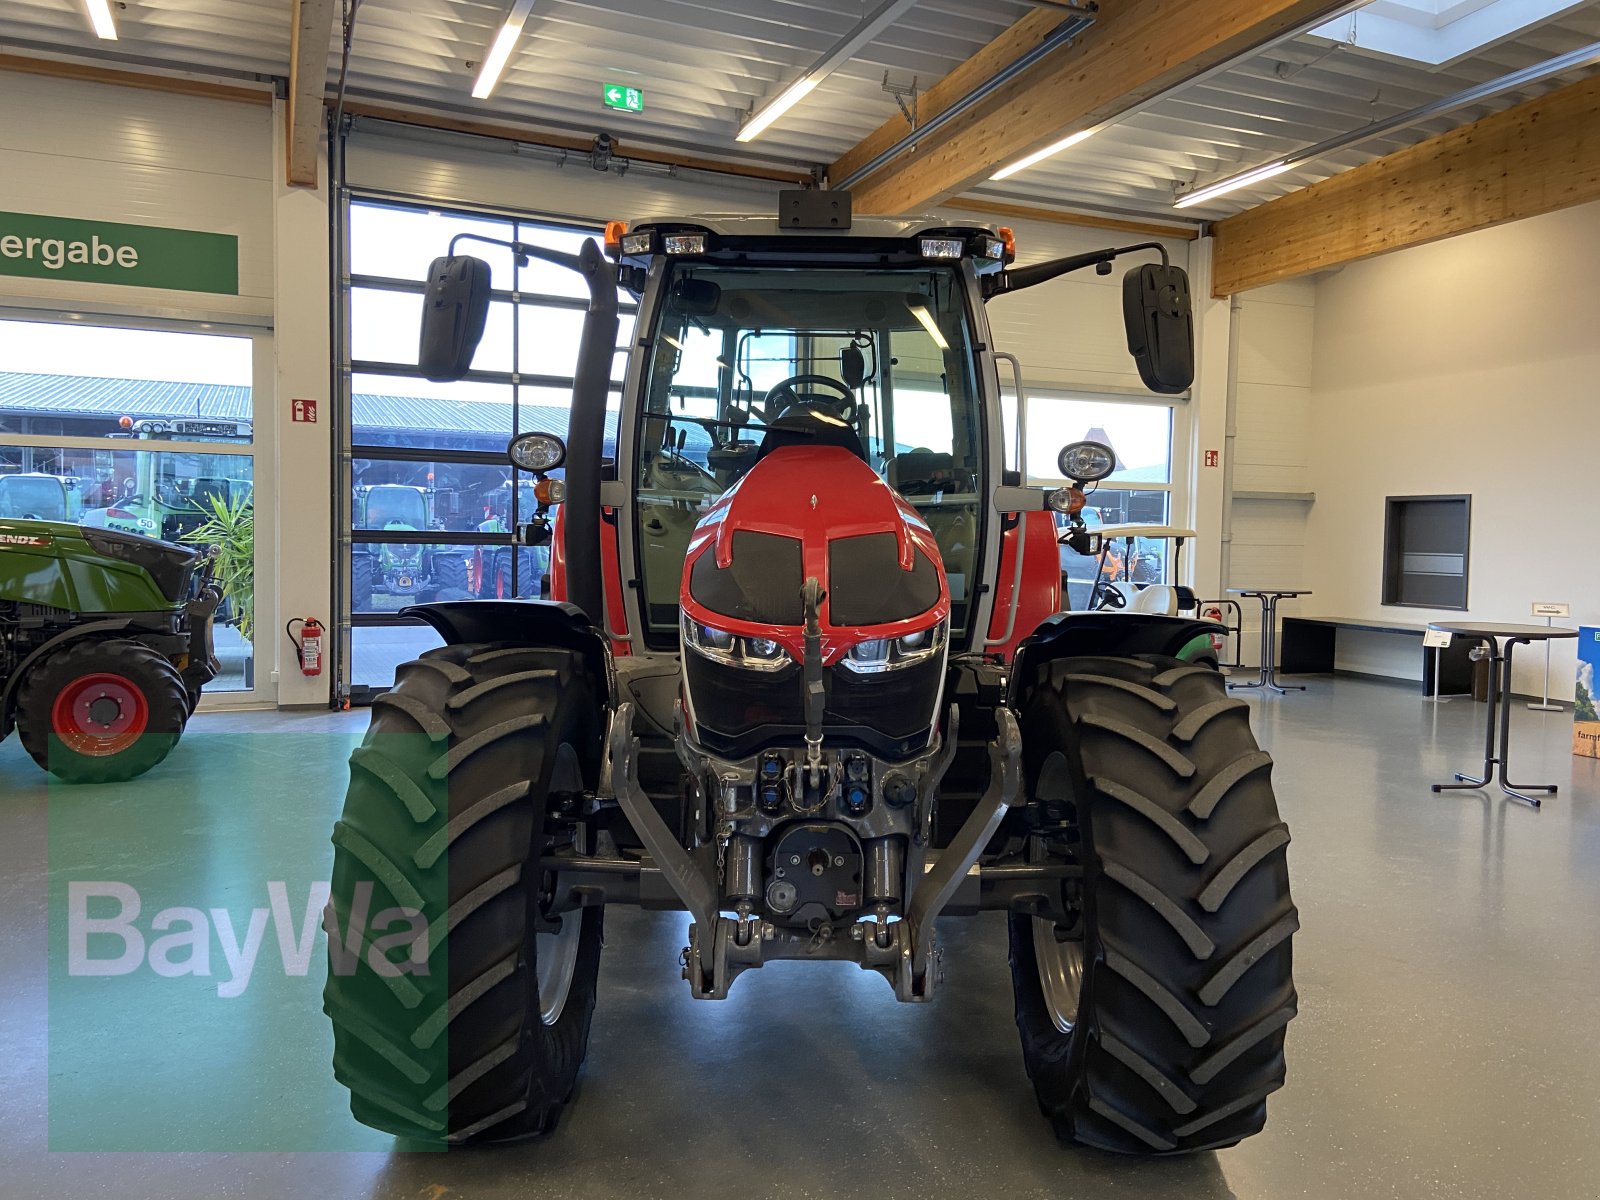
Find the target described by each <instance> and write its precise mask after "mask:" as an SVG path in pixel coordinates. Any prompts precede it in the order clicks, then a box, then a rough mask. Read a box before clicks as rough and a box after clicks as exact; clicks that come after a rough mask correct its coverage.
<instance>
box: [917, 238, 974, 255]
mask: <svg viewBox="0 0 1600 1200" xmlns="http://www.w3.org/2000/svg"><path fill="white" fill-rule="evenodd" d="M966 249H967V244H966V243H965V242H964V241H962V240H961V239H960V238H954V237H925V238H923V239H922V257H923V258H960V257H961V256H962V254H964V253H965V252H966Z"/></svg>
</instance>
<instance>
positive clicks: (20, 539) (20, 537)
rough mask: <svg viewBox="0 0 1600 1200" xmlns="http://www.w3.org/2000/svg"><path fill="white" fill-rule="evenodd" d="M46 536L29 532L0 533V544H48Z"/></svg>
mask: <svg viewBox="0 0 1600 1200" xmlns="http://www.w3.org/2000/svg"><path fill="white" fill-rule="evenodd" d="M48 545H50V538H49V537H48V536H37V535H35V534H31V533H0V546H48Z"/></svg>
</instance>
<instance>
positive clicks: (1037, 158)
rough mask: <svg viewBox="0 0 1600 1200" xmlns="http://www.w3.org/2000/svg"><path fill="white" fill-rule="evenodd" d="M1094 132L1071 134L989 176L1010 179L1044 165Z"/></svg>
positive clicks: (1084, 130)
mask: <svg viewBox="0 0 1600 1200" xmlns="http://www.w3.org/2000/svg"><path fill="white" fill-rule="evenodd" d="M1093 132H1094V130H1092V129H1080V130H1079V131H1078V132H1077V133H1074V134H1070V135H1069V136H1067V137H1064V138H1062V139H1061V140H1060V141H1059V142H1052V143H1051V144H1050V145H1048V146H1046V147H1045V148H1044V149H1043V150H1035V151H1034V152H1033V153H1032V154H1030V155H1028V156H1027V157H1026V158H1019V159H1017V161H1016V162H1014V163H1012V164H1011V165H1010V166H1009V167H1001V168H1000V169H999V170H998V171H996V172H995V173H994V174H993V175H991V176H989V178H990V179H991V180H994V179H1009V178H1011V176H1013V175H1015V174H1016V173H1017V172H1018V171H1026V170H1027V169H1028V168H1029V167H1031V166H1033V165H1034V164H1035V163H1042V162H1043V161H1044V160H1045V159H1047V158H1051V157H1054V156H1055V155H1057V154H1060V153H1061V152H1062V151H1063V150H1065V149H1066V148H1067V147H1068V146H1076V145H1077V144H1078V143H1079V142H1081V141H1083V139H1084V138H1086V137H1088V136H1089V135H1090V134H1092V133H1093Z"/></svg>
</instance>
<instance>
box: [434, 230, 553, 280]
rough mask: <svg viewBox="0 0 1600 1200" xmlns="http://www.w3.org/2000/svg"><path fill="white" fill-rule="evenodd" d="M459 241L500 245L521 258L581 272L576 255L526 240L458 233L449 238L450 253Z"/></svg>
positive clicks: (453, 251) (453, 252)
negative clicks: (506, 239)
mask: <svg viewBox="0 0 1600 1200" xmlns="http://www.w3.org/2000/svg"><path fill="white" fill-rule="evenodd" d="M459 242H483V243H484V244H485V245H489V246H501V247H504V248H505V249H507V250H509V251H511V253H513V254H515V255H518V256H520V257H522V258H537V259H540V260H542V261H544V262H547V263H554V264H555V265H556V266H558V267H565V268H566V269H567V270H569V271H576V272H578V273H579V274H580V275H581V274H582V273H583V266H582V264H581V263H580V261H579V258H578V255H576V254H569V253H567V252H566V251H565V250H551V249H548V248H547V247H544V246H534V245H530V244H529V243H527V242H508V241H505V240H504V239H503V238H492V237H485V236H484V235H483V234H481V233H458V234H456V235H455V237H453V238H451V239H450V254H451V256H452V257H454V255H455V252H456V245H457V243H459Z"/></svg>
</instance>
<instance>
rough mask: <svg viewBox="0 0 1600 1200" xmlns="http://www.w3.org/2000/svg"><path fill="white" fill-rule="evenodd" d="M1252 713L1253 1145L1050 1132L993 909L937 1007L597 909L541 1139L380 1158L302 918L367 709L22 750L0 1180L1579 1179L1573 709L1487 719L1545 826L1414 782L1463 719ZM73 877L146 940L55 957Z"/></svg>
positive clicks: (1479, 1192) (378, 1185)
mask: <svg viewBox="0 0 1600 1200" xmlns="http://www.w3.org/2000/svg"><path fill="white" fill-rule="evenodd" d="M1250 703H1251V705H1252V707H1254V708H1255V709H1256V710H1257V727H1258V732H1259V734H1260V736H1261V738H1262V740H1263V742H1264V743H1265V744H1266V745H1267V747H1268V748H1269V749H1271V750H1272V751H1273V753H1274V755H1275V756H1276V757H1277V759H1278V763H1279V765H1278V768H1277V771H1276V779H1277V782H1278V789H1279V794H1280V798H1281V802H1282V807H1283V810H1284V815H1285V817H1286V819H1287V820H1288V822H1289V824H1290V828H1291V830H1292V832H1293V835H1294V839H1295V840H1294V844H1293V846H1292V847H1291V850H1290V862H1291V869H1292V872H1293V880H1294V887H1295V895H1296V900H1297V902H1298V904H1299V907H1300V911H1301V917H1302V921H1303V930H1302V933H1301V935H1300V937H1299V938H1298V939H1297V941H1296V947H1297V949H1296V954H1297V970H1296V975H1297V983H1298V987H1299V991H1300V996H1301V1004H1300V1011H1301V1016H1300V1017H1299V1019H1298V1020H1297V1021H1296V1022H1295V1023H1294V1025H1293V1026H1291V1028H1290V1033H1289V1082H1288V1086H1287V1087H1286V1088H1285V1089H1284V1090H1283V1091H1282V1092H1280V1093H1279V1094H1278V1095H1277V1096H1276V1097H1275V1098H1274V1102H1273V1106H1272V1111H1271V1118H1270V1121H1269V1125H1268V1128H1267V1131H1266V1132H1265V1133H1264V1134H1262V1135H1261V1136H1259V1137H1257V1138H1255V1139H1252V1140H1251V1141H1249V1142H1247V1143H1245V1144H1243V1145H1241V1146H1239V1147H1237V1148H1234V1149H1231V1150H1226V1151H1222V1152H1220V1153H1217V1154H1207V1155H1201V1156H1198V1157H1195V1158H1192V1159H1185V1160H1174V1161H1163V1162H1132V1161H1127V1160H1122V1159H1117V1158H1114V1157H1111V1156H1107V1155H1102V1154H1097V1153H1090V1152H1085V1151H1080V1150H1072V1149H1065V1148H1062V1147H1060V1146H1058V1145H1057V1144H1056V1143H1055V1141H1054V1139H1053V1137H1052V1136H1051V1134H1050V1131H1049V1128H1048V1126H1047V1125H1046V1124H1045V1123H1044V1121H1043V1120H1042V1119H1041V1118H1040V1117H1039V1115H1038V1112H1037V1110H1036V1108H1035V1105H1034V1103H1033V1099H1032V1095H1031V1093H1030V1091H1029V1088H1028V1084H1027V1081H1026V1079H1025V1078H1024V1076H1023V1073H1022V1064H1021V1056H1020V1053H1019V1051H1018V1048H1017V1043H1016V1033H1015V1030H1014V1028H1013V1026H1012V1014H1011V995H1010V984H1009V978H1008V974H1007V970H1006V964H1005V939H1004V928H1003V923H1002V921H1001V920H1000V919H999V918H998V917H996V916H993V915H990V916H985V917H983V918H979V919H976V920H972V921H967V922H962V921H959V920H952V921H946V922H945V923H944V924H943V926H942V931H943V935H944V937H945V938H946V940H947V944H948V951H947V956H946V962H947V966H948V972H949V979H948V982H947V984H946V985H945V987H944V990H943V992H942V993H941V994H940V995H939V996H938V997H937V998H936V999H935V1001H934V1002H933V1003H932V1004H929V1005H919V1006H902V1005H897V1004H895V1003H894V1001H893V1000H892V999H891V997H890V995H889V991H888V988H887V987H886V986H885V985H884V984H883V982H882V980H881V979H878V978H877V977H875V976H868V975H865V974H863V973H861V972H859V971H856V970H855V969H853V968H850V967H845V966H842V965H830V966H827V967H815V966H807V965H804V964H778V965H774V966H771V967H767V968H765V969H764V970H762V971H758V972H752V973H750V974H748V975H746V976H744V977H742V978H741V979H740V980H739V982H738V984H737V985H736V986H735V988H734V991H733V996H732V997H731V998H730V999H729V1000H727V1001H724V1002H721V1003H696V1002H694V1001H692V1000H691V999H690V998H689V995H688V992H687V988H686V986H685V985H684V984H683V982H682V981H681V979H680V978H679V976H678V963H677V953H678V948H679V947H680V946H681V945H682V944H683V930H684V925H685V919H684V918H683V917H681V916H679V915H676V914H661V913H639V912H629V911H615V912H612V913H610V914H608V919H607V946H606V952H605V959H604V962H603V966H602V968H601V993H600V1006H599V1009H598V1011H597V1013H596V1018H595V1026H594V1033H593V1038H592V1041H591V1047H590V1057H589V1062H588V1066H587V1068H586V1071H585V1075H584V1081H583V1084H582V1089H581V1095H580V1097H579V1099H578V1102H577V1104H576V1105H575V1106H574V1107H573V1108H572V1109H571V1111H570V1112H569V1113H568V1115H567V1116H566V1117H565V1118H564V1120H563V1122H562V1124H561V1126H560V1127H559V1128H558V1130H557V1131H556V1132H555V1133H554V1134H553V1135H552V1136H551V1137H550V1138H548V1139H546V1140H545V1141H543V1142H539V1143H532V1144H527V1145H521V1146H515V1147H507V1148H502V1149H491V1150H488V1151H480V1152H469V1153H452V1154H448V1155H439V1154H432V1153H421V1152H408V1151H406V1150H405V1149H404V1148H401V1147H397V1146H396V1145H395V1144H394V1142H393V1141H392V1139H389V1138H386V1137H384V1136H382V1135H379V1134H376V1133H373V1132H371V1131H368V1130H365V1129H363V1128H362V1127H360V1126H358V1125H355V1124H354V1123H353V1122H352V1121H351V1120H350V1119H349V1117H348V1112H347V1108H346V1103H345V1096H344V1093H343V1091H342V1089H340V1088H339V1087H338V1086H337V1085H336V1084H335V1083H334V1082H333V1080H332V1077H331V1073H330V1069H329V1056H330V1051H331V1037H330V1036H329V1033H328V1029H327V1022H326V1020H325V1018H324V1017H323V1016H322V1014H321V1012H320V1002H321V998H320V992H321V986H322V977H323V973H324V970H325V967H324V961H325V958H324V955H325V949H324V939H323V936H322V934H321V932H320V930H319V929H316V928H315V926H314V921H315V916H313V918H312V921H313V925H312V926H311V927H310V928H312V930H313V932H312V933H310V934H309V935H308V934H307V926H306V924H305V922H306V910H307V904H308V896H309V897H312V898H314V897H315V896H316V895H317V893H316V890H315V889H316V886H317V885H319V884H321V883H323V882H324V881H326V879H327V872H328V867H329V863H330V861H331V847H330V845H329V842H328V833H329V830H330V828H331V826H332V823H333V820H334V818H335V817H336V815H337V812H338V807H339V804H340V799H341V795H342V791H343V784H344V771H345V767H344V758H345V756H346V754H347V753H348V750H349V748H350V746H351V745H352V744H353V742H354V741H355V740H356V739H358V738H359V737H360V735H361V732H362V731H363V730H364V728H365V724H366V718H365V716H364V714H360V713H356V714H348V715H340V714H325V713H318V714H271V713H249V714H202V715H201V716H200V717H198V718H196V720H195V721H194V722H193V724H192V725H191V727H190V731H189V733H188V734H187V735H186V736H185V738H184V740H183V742H182V743H181V744H180V745H179V746H178V748H177V749H176V750H175V751H174V752H173V754H172V756H171V758H169V759H168V761H167V762H166V763H165V764H163V765H162V766H161V767H159V768H158V769H157V770H156V771H154V772H152V773H151V774H150V775H148V776H146V777H145V778H144V779H141V780H137V781H134V782H133V783H129V784H125V785H119V786H112V787H104V788H99V789H85V788H68V787H64V786H55V785H48V784H47V783H46V776H44V775H43V774H42V773H41V772H39V771H38V770H37V769H36V768H35V767H34V766H33V764H32V762H31V761H29V760H28V759H27V758H26V756H25V755H24V754H23V753H22V751H21V748H20V746H18V745H17V743H16V741H15V739H11V740H9V741H7V742H5V743H3V744H0V798H3V802H0V1046H3V1047H4V1048H5V1053H4V1054H3V1055H0V1130H3V1132H0V1169H3V1173H0V1196H3V1197H5V1198H6V1200H12V1198H18V1200H21V1198H24V1197H73V1198H78V1197H99V1196H105V1197H117V1198H118V1200H131V1198H139V1197H152V1198H155V1197H160V1198H163V1200H180V1198H182V1200H188V1198H189V1197H216V1196H229V1197H278V1196H283V1197H289V1196H293V1197H304V1196H317V1197H338V1198H340V1200H344V1198H347V1197H369V1196H370V1197H384V1198H395V1200H414V1198H419V1197H427V1198H429V1200H443V1198H445V1197H449V1198H452V1200H454V1198H458V1197H501V1196H505V1197H510V1196H518V1197H535V1196H538V1197H543V1196H549V1197H639V1196H661V1197H678V1196H685V1195H694V1196H696V1197H705V1198H707V1200H712V1198H719V1197H729V1198H737V1200H750V1198H752V1197H764V1196H774V1197H777V1196H783V1197H804V1196H843V1195H847V1194H849V1195H857V1194H859V1195H870V1196H873V1197H875V1198H877V1197H894V1196H907V1197H911V1196H915V1197H928V1196H949V1195H956V1194H961V1193H971V1194H975V1195H990V1194H995V1195H1004V1196H1006V1197H1007V1198H1008V1200H1009V1198H1011V1197H1031V1196H1040V1197H1044V1196H1049V1197H1066V1196H1091V1195H1092V1196H1113V1195H1130V1196H1133V1195H1137V1196H1151V1197H1168V1196H1170V1197H1185V1198H1204V1197H1221V1196H1239V1197H1265V1198H1271V1200H1278V1198H1281V1197H1288V1196H1311V1197H1354V1196H1370V1195H1380V1194H1381V1195H1395V1196H1404V1197H1417V1196H1450V1197H1478V1196H1481V1197H1496V1198H1497V1200H1498V1198H1500V1197H1505V1196H1509V1195H1516V1196H1530V1197H1532V1196H1537V1197H1541V1198H1543V1197H1580V1196H1583V1197H1588V1196H1594V1195H1596V1194H1600V1159H1597V1157H1596V1153H1595V1150H1594V1125H1595V1121H1596V1118H1597V1117H1600V1069H1597V1068H1600V1049H1597V1048H1596V1038H1595V1036H1594V1032H1593V1031H1594V1030H1595V1029H1597V1028H1600V762H1596V761H1595V760H1588V759H1573V758H1571V757H1569V755H1568V753H1567V751H1568V746H1569V743H1570V718H1569V716H1568V715H1567V714H1553V715H1541V714H1535V713H1529V712H1526V711H1523V710H1521V709H1520V708H1519V709H1518V711H1517V713H1516V727H1515V744H1514V750H1513V761H1514V762H1515V763H1516V769H1515V772H1514V773H1515V774H1516V775H1517V776H1518V777H1519V778H1522V779H1528V780H1536V781H1545V780H1548V781H1549V782H1554V783H1559V784H1560V785H1561V786H1562V793H1561V795H1560V796H1559V797H1558V798H1556V799H1555V800H1553V801H1550V802H1547V804H1546V806H1545V809H1544V810H1543V811H1542V812H1534V811H1531V810H1529V809H1525V808H1522V807H1520V806H1517V805H1514V804H1511V803H1509V802H1506V801H1503V800H1502V799H1500V798H1499V796H1498V793H1494V794H1490V793H1471V792H1468V793H1457V794H1454V795H1446V796H1435V795H1433V794H1431V793H1430V792H1429V791H1428V788H1427V785H1428V783H1429V782H1432V781H1435V780H1443V779H1447V778H1448V777H1449V776H1450V774H1451V772H1453V771H1455V770H1457V769H1462V768H1466V767H1469V766H1472V765H1473V762H1472V760H1473V756H1474V752H1475V751H1476V750H1478V748H1479V747H1480V746H1481V738H1480V735H1479V733H1478V730H1479V725H1478V722H1479V721H1480V720H1481V718H1482V713H1483V710H1482V708H1481V706H1478V705H1474V704H1471V703H1469V702H1464V701H1457V702H1455V703H1451V704H1446V705H1439V706H1435V705H1429V704H1426V703H1424V702H1423V701H1422V700H1421V698H1420V697H1419V696H1418V695H1417V694H1416V692H1415V691H1414V690H1412V688H1411V687H1407V686H1401V685H1387V684H1378V683H1371V682H1364V681H1356V680H1348V679H1339V680H1337V681H1333V680H1313V681H1311V690H1310V691H1309V692H1307V693H1305V694H1304V695H1299V694H1296V695H1291V696H1288V697H1275V696H1274V697H1259V696H1252V697H1251V698H1250ZM74 884H76V885H78V886H77V887H76V888H74V887H73V885H74ZM129 889H131V892H130V890H129ZM87 893H93V895H89V896H87V898H85V899H83V903H82V911H81V913H80V917H81V920H80V923H79V924H78V926H77V927H76V928H78V929H79V930H80V932H81V931H83V930H85V929H87V928H88V927H87V926H86V925H85V924H84V923H83V922H85V921H90V920H95V919H101V920H105V919H108V918H112V917H115V916H116V914H117V913H118V911H119V910H122V909H123V905H124V903H125V902H126V901H127V899H128V897H129V896H130V895H131V894H134V893H136V894H137V896H138V898H139V903H140V910H139V915H138V916H137V917H134V918H132V919H131V924H132V926H133V928H135V929H136V930H138V932H139V939H140V940H141V941H142V943H143V945H142V950H143V953H142V954H139V955H137V956H134V955H132V953H131V951H130V954H129V957H128V959H127V961H125V962H122V963H117V962H116V961H114V960H116V959H117V958H118V956H119V955H120V954H121V953H122V952H123V951H124V950H127V949H129V947H130V946H131V945H132V942H131V939H128V938H125V937H123V936H122V935H121V934H112V933H98V934H92V935H91V934H88V933H83V945H82V947H81V949H82V951H83V953H82V954H81V955H80V956H79V959H78V960H77V961H76V965H75V960H74V958H73V930H74V928H75V927H74V924H73V906H74V900H75V898H83V897H85V896H86V894H87ZM275 896H276V897H277V902H276V904H275V901H274V897H275ZM176 909H190V910H195V911H193V912H190V913H188V914H182V913H176V914H175V913H174V912H173V911H172V910H176ZM257 910H260V913H259V915H257ZM163 912H165V913H166V917H165V919H163V918H162V916H161V914H162V913H163ZM219 914H220V915H219ZM158 921H160V922H161V924H162V925H163V926H164V927H162V928H158V927H157V924H156V923H157V922H158ZM125 923H126V922H125ZM202 928H203V929H204V937H199V936H197V935H196V933H195V931H197V930H200V929H202ZM257 929H258V930H259V933H258V938H259V946H258V947H256V950H255V953H254V955H253V963H254V966H253V970H251V971H250V973H249V975H248V979H247V980H246V978H245V976H244V974H243V972H242V969H241V967H242V961H243V960H244V959H246V958H250V957H251V955H250V954H249V953H248V952H249V951H250V949H251V947H250V942H251V936H252V932H253V931H256V930H257ZM280 935H281V938H282V941H281V942H280ZM307 936H309V937H310V938H311V941H309V942H308V941H306V940H305V939H306V938H307ZM163 938H165V939H167V940H166V941H162V940H161V939H163ZM202 944H203V945H204V946H205V947H206V949H205V952H204V958H203V959H202V958H200V957H198V956H199V954H200V951H199V946H200V945H202ZM230 951H231V953H232V956H233V958H235V959H236V960H240V961H239V964H238V965H236V964H230V962H229V955H230ZM152 961H154V962H155V964H156V966H152ZM157 967H159V970H158V969H157ZM202 967H203V968H204V969H205V972H206V973H204V974H202V973H200V969H201V968H202ZM123 968H130V969H128V970H127V971H126V972H125V973H115V974H112V973H105V972H108V971H118V972H121V971H123ZM85 970H93V971H99V972H101V973H99V974H85V973H84V971H85ZM302 972H303V973H302ZM113 1150H115V1151H122V1153H108V1152H107V1151H113Z"/></svg>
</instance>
